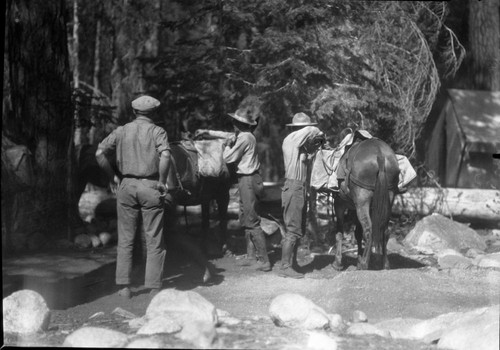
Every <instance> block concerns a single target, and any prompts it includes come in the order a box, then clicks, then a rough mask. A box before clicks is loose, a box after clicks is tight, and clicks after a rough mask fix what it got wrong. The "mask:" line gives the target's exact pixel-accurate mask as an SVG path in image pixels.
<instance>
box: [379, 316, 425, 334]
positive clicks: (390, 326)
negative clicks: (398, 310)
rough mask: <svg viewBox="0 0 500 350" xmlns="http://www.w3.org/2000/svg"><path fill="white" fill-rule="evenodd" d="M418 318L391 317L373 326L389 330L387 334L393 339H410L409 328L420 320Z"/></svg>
mask: <svg viewBox="0 0 500 350" xmlns="http://www.w3.org/2000/svg"><path fill="white" fill-rule="evenodd" d="M422 321H423V320H421V319H419V318H401V317H398V318H393V319H390V320H385V321H382V322H379V323H376V324H375V325H374V326H375V327H377V328H379V329H382V330H386V331H389V334H390V335H391V337H392V338H394V339H412V338H413V335H412V333H411V329H412V327H413V326H415V325H416V324H418V323H420V322H422Z"/></svg>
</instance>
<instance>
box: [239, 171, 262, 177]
mask: <svg viewBox="0 0 500 350" xmlns="http://www.w3.org/2000/svg"><path fill="white" fill-rule="evenodd" d="M255 174H260V170H255V171H254V172H253V173H250V174H236V176H238V177H242V176H252V175H255Z"/></svg>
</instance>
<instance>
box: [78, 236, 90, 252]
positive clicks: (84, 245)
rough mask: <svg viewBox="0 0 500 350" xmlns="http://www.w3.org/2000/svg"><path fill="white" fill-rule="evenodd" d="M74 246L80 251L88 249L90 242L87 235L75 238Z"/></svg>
mask: <svg viewBox="0 0 500 350" xmlns="http://www.w3.org/2000/svg"><path fill="white" fill-rule="evenodd" d="M75 245H76V247H77V248H80V249H88V248H90V247H91V246H92V240H91V239H90V237H89V235H87V234H85V233H82V234H80V235H78V236H76V237H75Z"/></svg>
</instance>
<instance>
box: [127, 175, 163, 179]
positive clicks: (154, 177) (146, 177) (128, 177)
mask: <svg viewBox="0 0 500 350" xmlns="http://www.w3.org/2000/svg"><path fill="white" fill-rule="evenodd" d="M123 177H124V178H127V179H138V180H143V179H146V180H158V179H159V178H160V176H159V175H158V174H155V175H151V176H136V175H129V174H127V175H123Z"/></svg>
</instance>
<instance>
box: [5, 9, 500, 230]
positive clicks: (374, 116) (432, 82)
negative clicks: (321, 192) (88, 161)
mask: <svg viewBox="0 0 500 350" xmlns="http://www.w3.org/2000/svg"><path fill="white" fill-rule="evenodd" d="M4 13H5V16H6V17H5V18H6V21H5V28H4V29H5V33H4V35H5V36H4V37H5V42H4V44H5V45H4V79H3V81H4V94H3V115H2V135H3V136H6V137H8V138H9V139H10V140H12V141H13V142H15V143H18V144H23V145H26V146H27V147H28V149H29V150H30V152H31V154H33V158H34V169H33V172H34V174H35V181H34V183H33V185H32V186H31V187H30V189H29V191H27V192H23V193H21V194H19V193H17V194H16V195H15V196H14V197H10V194H9V193H8V192H7V189H6V190H5V192H4V186H2V207H4V199H6V198H7V197H8V198H9V199H11V200H13V201H14V202H13V203H10V204H8V206H9V207H10V208H13V209H14V213H11V214H9V215H10V216H9V217H7V219H8V220H10V221H14V222H16V224H17V225H18V226H16V227H15V228H14V229H15V230H17V231H22V232H23V235H24V236H30V235H33V234H35V233H38V234H41V235H42V236H45V237H47V236H51V235H55V234H56V233H60V232H64V231H65V230H67V229H68V228H69V229H71V226H72V225H73V222H72V221H73V219H74V218H73V219H72V214H71V213H74V212H76V211H75V210H73V209H75V206H76V204H75V203H76V202H77V200H75V198H72V192H73V187H74V184H73V183H74V178H75V176H76V174H75V166H74V164H75V160H76V157H77V154H78V150H79V149H80V148H81V147H82V145H88V144H94V145H95V144H96V143H98V142H99V141H101V140H102V139H103V137H105V136H106V135H107V134H108V133H109V132H110V131H111V130H112V129H113V128H114V127H116V126H117V125H121V124H124V123H126V122H128V121H130V120H131V119H132V118H133V113H132V111H131V107H130V102H131V101H132V100H133V99H134V98H136V97H137V96H139V95H141V94H150V95H153V96H155V97H156V98H158V99H159V100H160V101H161V102H162V105H161V115H162V116H163V126H164V127H165V128H166V129H167V131H168V134H169V138H170V139H171V140H172V141H174V140H179V139H180V138H181V137H182V135H183V133H184V132H188V131H189V132H193V131H194V130H195V129H196V128H199V127H210V128H214V129H230V120H229V118H228V117H227V113H228V112H234V111H235V110H236V109H237V108H242V107H243V108H247V109H248V110H249V111H250V112H251V113H252V114H253V116H254V118H259V127H258V128H257V130H256V132H255V134H256V138H257V140H258V150H259V156H260V159H261V162H262V170H263V177H264V180H265V181H279V180H280V179H281V177H282V176H283V164H282V154H281V142H282V140H283V138H284V137H285V136H286V134H287V130H286V128H285V124H286V123H289V122H290V120H291V117H292V116H293V114H294V113H297V112H305V113H307V114H308V115H310V116H312V117H313V119H315V120H316V121H317V122H318V123H319V126H320V128H321V129H322V130H323V131H325V133H326V135H327V138H328V140H329V142H330V143H331V144H332V145H336V144H337V143H338V142H339V141H340V139H341V137H342V131H343V130H344V129H345V128H347V127H350V128H363V129H367V130H369V131H370V132H371V133H372V134H373V135H376V136H378V137H380V138H381V139H383V140H385V141H387V142H388V143H389V144H390V145H391V146H392V147H393V148H394V150H395V151H396V152H397V153H400V154H404V155H406V156H407V157H409V158H410V160H411V161H412V163H413V164H414V166H416V167H419V166H420V164H421V159H420V155H419V152H418V149H419V147H421V144H422V142H421V140H422V134H423V133H422V130H424V127H425V123H426V121H427V119H428V118H429V116H430V115H432V109H433V106H435V101H436V98H437V96H439V94H440V92H441V91H443V90H444V89H445V88H449V87H453V88H466V89H481V90H493V91H498V90H500V29H499V22H500V20H499V16H500V15H499V13H500V6H499V0H483V1H478V0H468V1H459V0H453V1H449V2H440V1H401V2H400V1H340V0H310V1H302V0H291V1H290V0H289V1H286V0H265V1H263V0H253V1H237V0H206V1H194V0H183V1H173V0H109V1H105V2H102V1H81V0H51V1H45V0H8V1H7V2H6V3H5V12H4ZM2 175H3V174H2ZM3 178H4V176H2V181H3ZM68 213H69V214H68ZM2 215H3V214H2ZM14 217H15V218H14ZM3 221H4V220H2V222H3ZM3 230H4V224H2V231H3ZM2 233H3V232H2ZM2 236H4V235H3V234H2Z"/></svg>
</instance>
